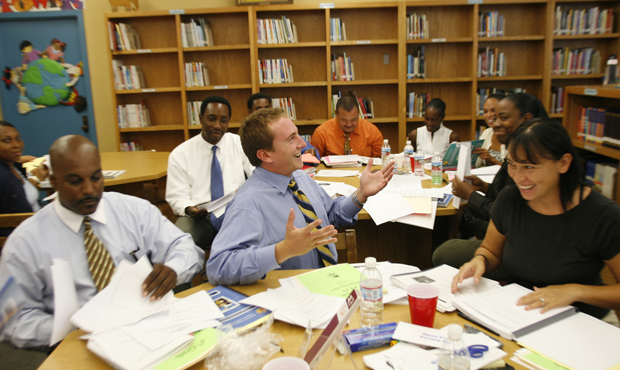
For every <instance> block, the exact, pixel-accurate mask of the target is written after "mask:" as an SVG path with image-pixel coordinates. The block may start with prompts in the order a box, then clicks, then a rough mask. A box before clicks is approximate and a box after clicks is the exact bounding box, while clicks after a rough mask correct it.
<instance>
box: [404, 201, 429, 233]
mask: <svg viewBox="0 0 620 370" xmlns="http://www.w3.org/2000/svg"><path fill="white" fill-rule="evenodd" d="M431 207H432V209H431V213H430V214H428V215H418V214H411V215H407V216H403V217H400V218H397V219H395V220H393V221H394V222H400V223H401V224H407V225H413V226H418V227H423V228H425V229H430V230H433V228H434V227H435V217H436V216H437V201H436V200H434V201H433V203H432V205H431Z"/></svg>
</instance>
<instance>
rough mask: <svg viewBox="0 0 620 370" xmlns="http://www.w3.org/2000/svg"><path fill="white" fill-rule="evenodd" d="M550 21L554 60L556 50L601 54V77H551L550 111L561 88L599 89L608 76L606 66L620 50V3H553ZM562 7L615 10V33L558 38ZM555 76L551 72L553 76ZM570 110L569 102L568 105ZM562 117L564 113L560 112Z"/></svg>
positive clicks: (549, 90)
mask: <svg viewBox="0 0 620 370" xmlns="http://www.w3.org/2000/svg"><path fill="white" fill-rule="evenodd" d="M549 6H550V11H549V19H550V23H551V26H550V27H549V33H548V38H549V39H550V44H551V50H550V58H552V57H553V49H555V48H566V47H568V48H570V49H571V50H574V49H579V48H584V47H593V48H594V51H599V52H600V54H601V55H600V59H601V60H600V66H599V68H600V73H597V74H586V75H579V74H577V75H550V76H549V89H548V92H549V98H548V99H549V100H548V101H545V100H543V102H545V103H546V104H548V107H549V108H551V104H552V103H551V98H552V90H555V89H557V88H558V87H566V86H571V85H598V84H601V83H602V79H603V76H604V73H605V62H606V61H607V59H608V58H609V56H610V55H612V54H616V55H617V54H618V52H619V50H620V27H619V24H618V22H619V19H618V12H619V11H620V1H613V0H612V1H607V0H605V1H574V0H570V1H569V0H564V1H560V0H558V1H552V2H550V3H549ZM558 6H559V7H561V10H571V9H572V10H582V9H589V8H593V7H599V8H600V10H604V9H613V12H614V23H613V25H612V29H611V33H603V34H592V35H558V34H554V30H553V24H554V17H555V11H556V8H557V7H558ZM550 63H551V61H550ZM550 73H551V72H550ZM564 109H565V110H566V102H565V104H564ZM560 114H561V112H560Z"/></svg>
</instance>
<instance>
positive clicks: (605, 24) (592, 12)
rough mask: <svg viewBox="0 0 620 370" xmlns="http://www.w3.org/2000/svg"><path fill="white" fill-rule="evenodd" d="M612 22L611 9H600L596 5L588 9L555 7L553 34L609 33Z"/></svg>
mask: <svg viewBox="0 0 620 370" xmlns="http://www.w3.org/2000/svg"><path fill="white" fill-rule="evenodd" d="M613 24H614V11H613V9H611V8H610V9H604V10H601V9H600V8H599V7H598V6H596V7H593V8H588V9H564V10H562V6H560V5H558V6H557V7H556V8H555V17H554V26H553V34H554V35H556V36H562V35H596V34H606V33H611V32H612V29H613Z"/></svg>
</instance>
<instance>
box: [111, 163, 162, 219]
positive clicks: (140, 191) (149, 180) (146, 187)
mask: <svg viewBox="0 0 620 370" xmlns="http://www.w3.org/2000/svg"><path fill="white" fill-rule="evenodd" d="M169 155H170V153H168V152H151V151H139V152H108V153H101V168H102V170H104V171H117V170H125V171H127V172H125V173H124V174H122V175H120V176H119V177H117V178H115V179H105V180H104V185H105V191H116V192H119V193H123V194H128V195H133V196H136V197H139V198H143V199H146V200H148V201H150V202H151V203H153V204H155V205H158V204H159V203H162V202H163V201H164V200H165V198H166V174H167V173H168V156H169ZM164 208H165V207H164ZM168 208H169V207H168ZM161 210H162V212H163V213H164V215H166V216H168V217H169V216H170V215H168V214H166V212H164V211H167V209H161ZM168 213H170V212H168Z"/></svg>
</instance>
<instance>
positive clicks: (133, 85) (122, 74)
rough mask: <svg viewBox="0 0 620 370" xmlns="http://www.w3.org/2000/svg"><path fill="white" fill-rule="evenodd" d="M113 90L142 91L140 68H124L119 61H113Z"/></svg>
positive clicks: (142, 80)
mask: <svg viewBox="0 0 620 370" xmlns="http://www.w3.org/2000/svg"><path fill="white" fill-rule="evenodd" d="M112 68H113V71H114V88H115V89H116V90H134V89H144V88H145V87H146V84H145V83H144V74H143V73H142V68H140V66H134V65H131V66H126V65H123V62H122V61H121V60H113V61H112Z"/></svg>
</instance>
